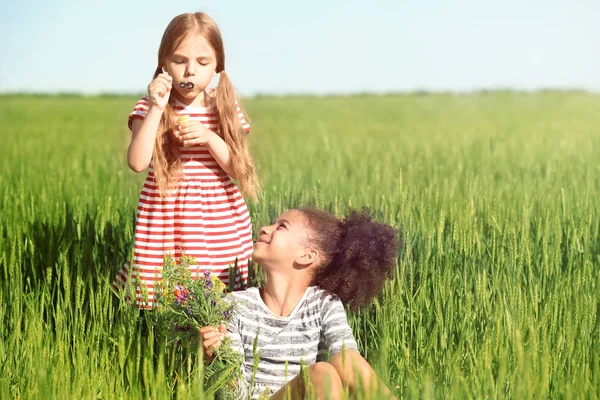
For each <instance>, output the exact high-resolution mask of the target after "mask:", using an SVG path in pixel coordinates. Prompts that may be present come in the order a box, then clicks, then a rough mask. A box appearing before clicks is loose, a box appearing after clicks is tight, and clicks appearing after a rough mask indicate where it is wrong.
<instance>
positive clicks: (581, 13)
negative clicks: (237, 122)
mask: <svg viewBox="0 0 600 400" xmlns="http://www.w3.org/2000/svg"><path fill="white" fill-rule="evenodd" d="M192 11H205V12H207V13H208V14H210V15H211V16H212V17H213V18H214V19H215V20H216V21H217V23H218V24H219V26H220V28H221V31H222V33H223V36H224V41H225V50H226V56H227V66H226V69H227V71H228V73H229V75H230V77H231V80H232V82H233V83H234V85H235V86H236V87H237V89H238V90H239V92H241V93H242V94H244V95H252V94H255V93H278V94H282V93H319V94H320V93H332V92H334V93H352V92H365V91H368V92H389V91H409V90H419V89H424V90H455V91H464V90H473V89H482V88H499V87H502V88H515V89H527V90H529V89H538V88H548V87H552V88H581V89H586V90H591V91H600V23H598V21H600V0H503V1H502V0H497V1H486V0H449V1H442V0H390V1H367V0H365V1H361V0H356V1H352V0H350V1H337V0H335V1H333V0H332V1H328V0H321V1H314V0H303V1H302V2H288V1H260V0H257V1H232V0H213V1H210V2H207V1H206V2H203V1H197V0H196V1H189V0H176V1H160V2H159V1H154V0H146V1H136V2H130V1H116V0H104V1H98V0H93V1H89V0H49V1H43V0H37V1H33V0H19V1H18V2H17V1H14V2H10V3H8V2H5V3H4V4H3V5H2V7H1V12H0V50H1V52H0V54H1V55H2V60H1V61H0V92H15V91H35V92H56V91H69V92H84V93H98V92H123V93H140V92H143V91H145V88H146V86H147V84H148V83H149V80H150V78H151V75H152V73H153V72H154V69H155V67H156V53H157V51H158V45H159V42H160V38H161V36H162V33H163V31H164V29H165V27H166V26H167V24H168V23H169V21H170V20H171V19H172V18H173V17H174V16H175V15H178V14H180V13H183V12H192Z"/></svg>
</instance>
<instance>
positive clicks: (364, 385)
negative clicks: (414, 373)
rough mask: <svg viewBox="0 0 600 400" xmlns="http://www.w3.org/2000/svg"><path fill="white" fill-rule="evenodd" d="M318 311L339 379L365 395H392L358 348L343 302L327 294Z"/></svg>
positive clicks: (390, 396) (354, 391)
mask: <svg viewBox="0 0 600 400" xmlns="http://www.w3.org/2000/svg"><path fill="white" fill-rule="evenodd" d="M321 312H322V315H323V319H322V324H323V326H322V329H323V338H324V342H325V345H326V346H327V348H328V349H329V352H330V354H331V357H330V359H329V363H330V364H331V365H333V367H334V368H335V369H336V371H337V373H338V375H339V377H340V379H341V381H342V383H343V384H344V385H345V386H348V387H349V388H350V391H351V392H353V393H356V391H357V390H358V391H360V392H361V393H364V394H366V398H381V396H382V395H383V396H385V397H387V398H393V395H392V394H391V393H390V391H389V389H388V388H387V386H386V385H385V384H384V383H383V382H381V381H380V380H379V378H378V377H377V374H376V373H375V371H374V370H373V368H371V366H370V365H369V363H368V362H367V361H366V360H365V359H364V358H363V357H362V356H361V355H360V353H359V352H358V346H357V344H356V340H355V339H354V336H353V334H352V328H350V325H349V324H348V318H347V317H346V310H345V309H344V306H343V304H342V302H341V301H340V300H339V299H338V298H337V297H334V296H327V297H326V298H325V299H324V301H323V303H322V311H321ZM373 396H374V397H373Z"/></svg>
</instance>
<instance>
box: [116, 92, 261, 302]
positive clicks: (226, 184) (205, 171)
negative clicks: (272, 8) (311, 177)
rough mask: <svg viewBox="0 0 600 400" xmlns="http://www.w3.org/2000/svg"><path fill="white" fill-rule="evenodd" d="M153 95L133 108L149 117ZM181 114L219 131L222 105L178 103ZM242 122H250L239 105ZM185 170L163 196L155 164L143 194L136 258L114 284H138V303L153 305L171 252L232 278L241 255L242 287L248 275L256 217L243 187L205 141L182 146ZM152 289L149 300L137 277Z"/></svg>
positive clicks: (197, 271) (134, 114)
mask: <svg viewBox="0 0 600 400" xmlns="http://www.w3.org/2000/svg"><path fill="white" fill-rule="evenodd" d="M148 106H149V104H148V98H147V97H142V98H141V99H140V100H139V101H138V103H137V104H136V106H135V109H134V111H133V112H132V113H131V114H129V128H130V129H131V122H132V119H133V118H141V119H143V118H144V117H145V116H146V114H147V112H148ZM175 109H176V113H177V116H180V115H189V116H190V118H191V119H194V120H198V121H200V122H202V124H203V125H204V126H206V127H207V128H208V129H210V130H212V131H214V132H217V131H218V117H217V114H216V110H214V109H209V108H203V107H202V108H199V107H189V106H184V105H183V104H181V103H178V104H177V106H176V108H175ZM238 115H239V118H240V122H241V124H242V127H243V128H244V130H245V131H246V132H249V131H250V125H249V124H248V123H247V122H246V120H245V119H244V115H243V113H242V112H241V110H240V109H239V107H238ZM180 157H181V166H182V176H181V177H180V179H179V187H178V190H177V191H176V192H174V193H171V194H169V195H168V196H167V197H164V198H161V197H160V192H159V189H158V186H157V185H156V183H155V181H154V172H153V169H152V165H151V166H150V168H149V171H148V176H147V178H146V181H145V183H144V187H143V188H142V192H141V194H140V201H139V203H138V210H137V220H136V227H135V251H134V258H133V262H131V260H129V261H128V262H127V263H125V265H124V266H123V267H122V268H121V270H120V271H119V273H118V274H117V276H116V278H115V280H114V282H113V286H114V287H115V289H117V290H120V289H122V288H124V287H125V286H126V285H132V286H133V287H136V303H137V304H138V306H139V307H140V308H151V307H152V301H153V298H154V284H155V282H156V281H157V280H160V279H161V271H162V266H163V262H164V257H165V255H168V254H171V255H173V256H174V257H175V258H178V257H180V256H181V255H182V254H185V255H187V256H192V257H194V258H195V260H196V266H195V267H193V268H192V275H200V274H202V273H203V272H204V271H205V270H209V271H210V272H211V273H212V274H216V275H217V276H218V277H219V278H220V279H221V280H222V281H223V283H225V284H226V285H228V284H229V266H230V265H233V264H234V263H235V260H236V258H237V265H238V274H237V275H236V278H235V279H236V281H235V285H236V288H243V287H245V286H246V283H247V281H248V260H249V258H250V254H251V253H252V223H251V221H250V215H249V213H248V209H247V208H246V203H245V202H244V199H243V197H242V195H241V194H240V191H239V190H238V188H237V187H236V186H235V184H234V183H233V182H232V181H231V179H230V178H229V176H228V175H227V174H226V173H225V171H224V170H223V169H222V168H221V167H220V166H219V164H218V163H217V161H216V160H215V159H214V158H213V156H212V155H211V154H210V152H209V151H208V149H207V148H206V147H205V146H204V145H196V146H192V147H181V148H180ZM138 278H139V280H140V281H141V284H142V286H143V287H145V289H146V290H147V294H148V303H149V304H146V302H145V300H144V296H143V294H142V291H141V290H140V287H139V286H136V285H135V282H136V281H137V279H138Z"/></svg>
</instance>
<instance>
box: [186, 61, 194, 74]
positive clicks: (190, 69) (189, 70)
mask: <svg viewBox="0 0 600 400" xmlns="http://www.w3.org/2000/svg"><path fill="white" fill-rule="evenodd" d="M185 74H186V75H187V76H194V75H196V66H195V64H194V63H191V64H188V65H187V66H186V68H185Z"/></svg>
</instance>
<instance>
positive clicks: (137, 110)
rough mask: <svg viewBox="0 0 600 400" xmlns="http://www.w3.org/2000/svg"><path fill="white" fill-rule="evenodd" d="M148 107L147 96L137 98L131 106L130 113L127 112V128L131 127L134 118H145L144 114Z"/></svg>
mask: <svg viewBox="0 0 600 400" xmlns="http://www.w3.org/2000/svg"><path fill="white" fill-rule="evenodd" d="M149 107H150V103H149V102H148V96H144V97H142V98H141V99H139V100H138V102H137V103H136V104H135V107H134V108H133V111H132V112H131V114H129V119H128V120H127V126H129V129H130V130H131V129H132V123H133V119H134V118H139V119H144V118H146V114H148V108H149Z"/></svg>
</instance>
